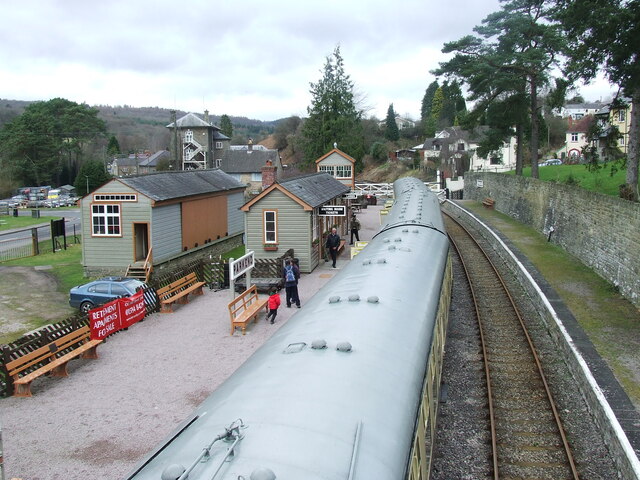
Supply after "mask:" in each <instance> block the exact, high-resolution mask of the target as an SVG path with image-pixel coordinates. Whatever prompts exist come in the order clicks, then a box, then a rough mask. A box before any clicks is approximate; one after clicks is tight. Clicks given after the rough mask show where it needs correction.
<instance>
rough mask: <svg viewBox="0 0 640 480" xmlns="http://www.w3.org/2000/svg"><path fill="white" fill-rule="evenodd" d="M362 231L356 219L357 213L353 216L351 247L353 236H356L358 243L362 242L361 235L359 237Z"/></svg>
mask: <svg viewBox="0 0 640 480" xmlns="http://www.w3.org/2000/svg"><path fill="white" fill-rule="evenodd" d="M359 230H360V222H359V221H358V219H357V218H356V215H355V213H354V214H353V215H352V216H351V241H350V242H349V245H353V236H354V235H355V236H356V241H358V242H359V241H360V235H358V231H359Z"/></svg>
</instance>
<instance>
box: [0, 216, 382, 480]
mask: <svg viewBox="0 0 640 480" xmlns="http://www.w3.org/2000/svg"><path fill="white" fill-rule="evenodd" d="M380 209H381V206H370V207H369V208H367V209H363V210H362V213H361V214H359V215H358V218H359V220H360V222H361V224H362V230H361V232H360V239H361V240H368V239H371V237H372V236H373V235H374V234H375V233H376V232H377V231H378V229H379V228H380V223H379V211H380ZM347 241H348V237H347ZM347 261H349V249H348V247H347V248H346V249H345V251H344V252H343V253H342V255H340V257H338V269H340V268H341V266H343V265H344V264H345V262H347ZM330 265H331V264H330V263H324V262H322V263H321V264H320V266H319V267H318V268H316V269H315V270H314V272H312V273H311V274H303V275H302V277H301V279H300V285H299V290H300V297H301V300H302V308H304V304H305V300H307V299H308V298H310V297H311V296H313V295H314V294H315V292H316V291H317V290H318V289H319V288H320V287H321V286H322V285H324V283H326V282H327V281H328V280H329V279H330V278H331V277H333V275H334V274H335V273H336V270H334V269H332V268H331V267H330ZM281 297H282V300H283V303H284V290H283V291H282V292H281ZM191 298H192V301H191V302H190V303H189V304H187V305H177V306H176V307H175V313H173V314H160V313H156V314H153V315H151V316H149V317H147V318H146V319H145V320H144V321H143V322H141V323H138V324H136V325H134V326H133V327H131V328H130V329H129V330H128V331H123V332H120V333H118V334H116V335H114V336H112V337H110V338H109V339H107V341H106V342H105V343H104V344H102V345H100V347H98V355H99V357H100V358H99V359H97V360H75V361H72V362H70V364H69V377H68V378H63V379H61V378H48V377H40V378H39V379H37V380H35V381H34V383H33V385H32V392H33V397H30V398H15V397H11V398H6V399H2V400H0V409H1V411H0V418H1V422H2V440H3V444H4V466H5V478H7V479H11V478H14V477H16V478H22V479H25V480H27V479H29V480H58V479H59V480H63V479H64V480H75V479H78V480H88V479H106V478H109V479H117V478H123V477H124V475H125V474H126V473H128V472H129V471H130V470H131V469H132V468H133V466H134V465H135V464H136V463H137V462H138V461H139V460H140V459H141V457H142V456H143V455H144V454H145V453H147V452H148V451H149V450H151V449H152V448H153V447H154V446H156V445H157V444H158V443H159V442H160V441H161V440H162V439H163V438H164V437H165V436H167V435H168V434H169V433H171V432H172V431H173V429H174V428H175V427H176V426H177V424H179V423H180V422H181V421H182V420H183V419H184V418H185V417H187V415H188V414H189V413H190V412H192V411H193V410H194V409H195V408H196V406H197V405H199V404H200V402H202V400H204V399H205V398H206V397H207V396H208V395H209V394H210V393H211V392H212V391H213V390H215V389H216V387H217V386H218V385H220V384H221V383H222V382H223V381H224V380H225V379H226V378H227V377H228V376H229V375H231V374H232V373H233V372H234V371H235V370H236V368H237V367H238V366H240V365H241V364H242V363H243V362H244V361H245V360H246V359H247V358H249V356H250V355H251V354H252V353H253V352H254V351H255V350H256V349H257V348H258V347H260V346H261V345H262V344H263V343H264V342H265V341H266V340H267V339H268V338H269V337H271V335H273V333H274V332H275V331H276V330H277V329H278V328H280V327H281V326H282V325H283V324H284V323H286V322H287V321H289V320H291V319H292V318H293V317H295V313H296V312H297V311H298V309H297V308H295V307H294V308H287V307H286V305H283V306H281V307H280V309H279V312H278V316H277V319H276V323H275V324H274V325H270V324H268V323H267V322H266V321H265V320H264V315H261V316H260V317H259V320H258V323H257V324H253V323H252V324H251V325H250V326H249V327H248V328H247V332H246V335H244V336H243V335H241V334H240V332H239V331H237V332H236V333H235V334H234V335H233V336H231V335H229V333H230V322H229V314H228V309H227V303H228V302H229V301H230V300H231V292H230V291H229V290H222V291H218V292H215V291H211V290H206V289H205V291H204V295H203V296H201V297H193V296H192V297H191Z"/></svg>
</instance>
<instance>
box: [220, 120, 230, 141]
mask: <svg viewBox="0 0 640 480" xmlns="http://www.w3.org/2000/svg"><path fill="white" fill-rule="evenodd" d="M220 131H221V132H222V133H223V134H224V135H226V136H227V137H229V138H231V137H233V124H232V123H231V119H230V118H229V115H227V114H223V115H222V116H221V117H220Z"/></svg>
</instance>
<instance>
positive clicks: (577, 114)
mask: <svg viewBox="0 0 640 480" xmlns="http://www.w3.org/2000/svg"><path fill="white" fill-rule="evenodd" d="M603 105H604V104H603V103H601V102H587V103H570V104H567V105H565V106H563V107H562V108H560V110H555V112H554V113H556V115H559V116H561V117H562V118H572V119H573V120H580V119H581V118H583V117H586V116H587V115H595V114H596V112H597V111H598V110H600V109H601V108H602V107H603Z"/></svg>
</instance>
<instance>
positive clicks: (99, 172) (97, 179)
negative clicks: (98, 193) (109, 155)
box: [73, 160, 111, 196]
mask: <svg viewBox="0 0 640 480" xmlns="http://www.w3.org/2000/svg"><path fill="white" fill-rule="evenodd" d="M109 180H111V176H110V175H109V174H108V173H107V172H105V170H104V165H103V164H102V162H100V161H99V160H88V161H86V162H84V163H83V164H82V166H81V167H80V170H79V171H78V175H77V176H76V181H75V182H74V184H73V186H74V187H76V192H77V193H78V195H80V196H84V195H87V194H88V193H89V192H92V191H94V190H95V189H96V188H98V187H101V186H102V185H104V184H105V183H107V182H108V181H109ZM87 185H88V186H89V191H87Z"/></svg>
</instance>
